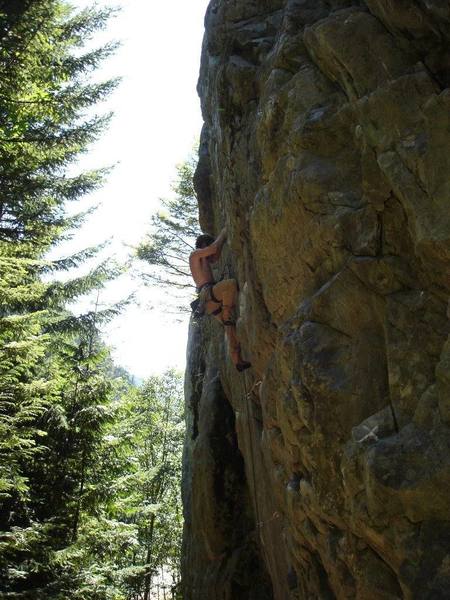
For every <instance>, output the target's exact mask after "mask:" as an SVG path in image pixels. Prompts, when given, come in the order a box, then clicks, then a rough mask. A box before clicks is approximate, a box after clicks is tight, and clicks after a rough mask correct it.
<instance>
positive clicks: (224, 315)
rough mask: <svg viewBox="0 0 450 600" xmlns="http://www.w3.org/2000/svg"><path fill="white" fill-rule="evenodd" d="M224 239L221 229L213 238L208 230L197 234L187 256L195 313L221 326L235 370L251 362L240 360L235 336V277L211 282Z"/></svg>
mask: <svg viewBox="0 0 450 600" xmlns="http://www.w3.org/2000/svg"><path fill="white" fill-rule="evenodd" d="M226 239H227V232H226V229H225V228H223V229H222V231H221V232H220V234H219V235H218V237H217V238H216V239H214V238H213V237H212V236H211V235H209V234H208V233H203V234H202V235H199V236H198V238H197V241H196V242H195V248H196V250H194V251H193V252H191V255H190V257H189V266H190V268H191V274H192V278H193V279H194V282H195V285H196V286H197V294H198V302H196V303H194V304H196V312H198V313H200V314H203V313H206V314H208V315H213V316H214V317H216V319H218V320H219V321H220V322H221V323H222V325H223V326H224V327H225V335H226V337H227V341H228V348H229V350H230V356H231V360H232V361H233V364H234V366H235V367H236V369H237V370H238V371H244V370H245V369H248V368H249V367H251V363H249V362H248V361H245V360H243V359H242V356H241V346H240V344H239V340H238V338H237V335H236V322H235V320H234V307H235V306H236V301H237V295H238V288H237V283H236V280H235V279H223V280H222V281H219V282H218V283H216V282H215V281H214V277H213V273H212V269H211V264H212V263H215V262H217V261H218V260H219V257H220V254H221V252H222V247H223V245H224V243H225V240H226Z"/></svg>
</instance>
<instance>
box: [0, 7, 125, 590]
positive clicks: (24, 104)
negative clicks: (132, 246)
mask: <svg viewBox="0 0 450 600" xmlns="http://www.w3.org/2000/svg"><path fill="white" fill-rule="evenodd" d="M108 16H109V11H96V10H87V11H83V12H81V13H78V14H75V13H74V12H73V11H72V10H71V9H70V8H69V7H68V5H67V4H66V3H65V2H63V1H60V0H39V1H32V0H29V1H27V2H22V3H17V2H12V1H7V2H3V3H2V4H1V7H0V113H1V115H2V119H1V121H0V362H1V364H0V468H1V472H0V526H1V530H2V534H1V537H0V581H1V584H0V586H1V588H2V589H1V592H2V594H3V596H2V597H5V598H9V597H11V598H12V597H14V598H31V597H33V598H40V597H41V598H46V597H56V596H51V595H47V592H46V591H45V590H46V589H50V588H51V586H52V585H53V583H54V581H56V578H57V576H58V573H57V572H55V571H54V570H53V571H52V569H51V565H52V564H53V563H54V560H53V558H52V557H54V554H55V552H56V551H57V550H58V549H60V548H62V547H64V545H67V544H68V543H70V541H71V539H72V538H74V537H76V533H77V528H78V516H77V515H78V514H79V512H80V506H81V502H83V501H84V496H85V484H84V483H83V481H84V478H85V472H86V469H87V463H88V459H89V457H91V461H92V453H93V452H92V451H93V448H94V446H95V442H94V437H95V436H94V432H96V431H98V430H99V428H100V427H101V424H102V423H103V422H104V420H105V419H106V416H105V410H104V409H101V408H99V407H100V406H103V405H106V404H107V397H108V394H109V392H108V386H107V383H106V379H105V378H103V379H102V377H99V376H98V375H97V374H96V373H95V369H94V370H93V367H92V365H91V363H92V361H93V357H94V356H95V352H94V351H93V344H91V346H90V351H89V352H86V350H85V348H86V343H87V342H86V329H87V325H88V324H89V319H90V316H89V315H85V316H83V317H82V318H78V319H77V318H75V317H74V316H73V315H71V314H70V313H68V311H67V309H66V305H67V303H68V302H70V301H73V300H75V299H76V298H77V297H79V296H80V294H85V293H87V292H89V291H90V290H92V289H95V288H98V287H99V286H101V284H102V282H104V281H105V280H107V279H108V277H109V276H110V275H111V269H109V268H108V267H107V266H100V267H98V268H97V269H95V270H94V271H93V272H92V273H91V274H90V275H89V276H87V277H78V278H76V279H73V280H70V281H66V282H65V283H62V282H57V281H53V280H52V278H51V277H49V276H50V275H51V274H52V273H55V272H57V271H58V270H67V269H69V268H70V267H74V266H75V267H76V266H77V265H80V264H82V263H83V262H84V261H85V260H86V259H87V258H89V257H92V256H94V255H95V253H96V251H97V250H96V249H87V250H86V251H84V252H81V253H78V254H77V255H75V256H72V257H67V258H66V259H59V260H56V261H49V260H47V259H46V253H47V252H48V251H49V249H50V248H52V247H54V246H55V245H56V244H58V243H59V242H60V241H61V240H62V239H64V236H66V235H67V234H68V233H69V232H70V230H71V228H73V227H74V226H75V225H78V224H79V223H80V222H81V221H82V219H83V216H84V215H81V214H80V215H76V216H75V217H73V216H72V217H70V218H69V217H68V216H67V211H66V205H67V203H68V202H72V201H74V200H76V199H78V198H79V197H80V196H82V195H83V194H85V193H86V192H89V191H91V190H93V189H94V188H95V187H97V186H98V185H99V184H100V183H101V181H102V178H103V175H104V171H93V172H89V173H82V174H79V175H77V176H68V175H67V168H68V166H70V164H71V163H72V162H73V161H74V160H75V159H76V158H77V157H78V156H79V154H80V153H82V152H84V151H85V150H86V148H87V146H88V145H89V143H90V142H92V141H93V140H95V139H96V137H97V136H98V135H99V134H100V133H101V131H102V129H103V128H104V126H105V125H106V123H107V120H108V117H102V116H94V117H92V116H90V117H88V116H87V111H88V109H90V108H91V107H92V106H93V105H94V104H96V103H97V102H98V101H100V100H101V99H102V98H104V97H106V96H107V95H108V93H109V92H110V91H111V90H112V89H113V88H114V86H115V84H116V82H114V81H108V82H105V83H101V84H90V83H89V81H88V79H87V76H88V74H89V72H90V71H91V70H92V69H95V67H96V66H97V65H98V64H99V63H100V62H101V61H102V60H103V59H104V58H106V57H107V56H108V55H109V54H110V53H111V52H112V51H113V49H114V48H113V46H112V45H108V46H105V47H103V48H100V49H98V50H93V51H89V52H86V53H83V52H82V47H83V44H84V43H85V41H86V40H87V39H89V37H90V35H92V34H93V33H94V32H95V31H96V30H98V29H99V28H101V27H103V26H104V25H105V23H106V21H107V19H108ZM44 275H45V278H44ZM92 327H93V324H92V323H91V329H90V335H91V338H90V339H93V336H95V335H96V332H95V327H94V329H92ZM64 336H65V337H64ZM86 361H87V362H86ZM88 367H89V368H88ZM75 389H76V392H75V391H74V390H75ZM94 407H97V408H94ZM81 432H83V433H82V434H81ZM58 444H59V445H58ZM62 464H66V465H67V469H66V471H64V473H63V474H62V471H61V469H62Z"/></svg>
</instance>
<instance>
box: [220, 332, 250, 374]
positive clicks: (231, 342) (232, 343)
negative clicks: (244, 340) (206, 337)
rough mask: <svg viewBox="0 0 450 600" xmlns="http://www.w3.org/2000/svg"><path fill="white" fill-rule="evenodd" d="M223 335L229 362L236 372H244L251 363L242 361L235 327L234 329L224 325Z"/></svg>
mask: <svg viewBox="0 0 450 600" xmlns="http://www.w3.org/2000/svg"><path fill="white" fill-rule="evenodd" d="M225 335H226V337H227V341H228V348H229V351H230V356H231V360H232V361H233V365H234V366H235V367H236V369H237V370H238V371H244V370H245V369H248V368H249V367H251V363H249V362H247V361H245V360H243V358H242V356H241V345H240V343H239V340H238V338H237V335H236V327H234V325H225Z"/></svg>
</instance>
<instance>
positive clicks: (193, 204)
mask: <svg viewBox="0 0 450 600" xmlns="http://www.w3.org/2000/svg"><path fill="white" fill-rule="evenodd" d="M197 161H198V150H197V149H195V151H194V153H193V155H192V156H190V157H189V158H188V159H187V160H186V161H185V162H183V163H182V164H181V165H178V167H177V179H176V181H175V183H174V184H173V186H172V189H173V191H174V194H175V197H174V198H170V199H162V200H161V209H160V210H159V212H158V213H156V214H155V215H153V217H152V219H151V224H150V231H149V232H148V233H147V235H146V237H145V238H144V240H143V241H142V242H141V243H140V244H139V245H138V247H137V248H136V256H137V258H138V259H140V260H141V261H142V263H146V266H147V268H144V269H143V272H142V276H143V277H144V279H145V280H146V281H147V283H148V284H149V285H157V286H158V287H161V288H163V289H164V288H167V289H168V291H170V294H171V295H173V296H174V297H175V299H176V301H183V302H185V303H186V297H187V295H188V294H189V293H190V292H192V291H193V289H194V287H193V283H192V278H191V275H190V271H189V254H190V253H191V252H192V250H193V249H194V242H195V237H196V236H197V235H198V228H199V225H198V205H197V199H196V195H195V190H194V183H193V179H194V173H195V168H196V165H197ZM177 292H178V293H177ZM179 308H180V307H179ZM181 310H183V308H181ZM184 310H187V309H184Z"/></svg>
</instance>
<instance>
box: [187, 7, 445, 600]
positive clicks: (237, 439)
mask: <svg viewBox="0 0 450 600" xmlns="http://www.w3.org/2000/svg"><path fill="white" fill-rule="evenodd" d="M199 92H200V96H201V101H202V109H203V115H204V120H205V126H204V130H203V133H202V143H201V152H200V162H199V168H198V171H197V174H196V189H197V192H198V197H199V209H200V220H201V225H202V228H203V229H204V230H206V231H209V232H213V233H214V232H217V231H218V230H219V229H220V228H221V227H222V226H223V225H224V224H226V225H227V228H228V232H229V243H228V245H227V248H226V251H225V253H224V254H225V255H224V257H223V261H222V263H221V273H219V275H224V276H226V277H228V276H233V277H235V278H236V279H237V281H238V282H239V287H240V302H239V321H238V331H239V334H240V337H241V340H242V346H243V353H244V356H245V357H246V358H249V359H250V360H251V361H252V363H253V368H252V369H251V371H249V372H247V373H246V374H238V373H237V372H235V371H234V370H233V367H232V365H231V363H230V360H229V357H227V354H226V349H225V346H224V343H223V330H222V329H221V327H220V324H218V323H216V322H213V321H212V320H207V319H204V320H203V321H201V322H194V321H193V322H192V323H191V331H190V341H189V349H188V369H187V374H186V409H187V411H186V412H187V419H188V435H187V440H186V449H185V465H184V482H183V492H184V503H185V517H186V528H185V537H184V565H183V570H184V598H185V600H216V599H217V600H219V599H220V600H241V599H242V600H244V599H245V600H251V599H254V600H265V599H271V598H274V599H275V600H290V599H297V600H298V599H305V600H311V599H316V598H317V599H329V598H338V599H347V598H348V599H352V598H357V599H364V600H372V599H373V600H382V599H383V600H384V599H385V600H388V599H389V600H394V599H396V598H406V599H413V598H414V599H420V600H426V599H429V600H431V599H433V600H437V599H441V598H442V599H444V598H449V597H450V591H449V590H450V368H449V367H450V338H449V337H448V334H449V327H448V323H449V319H448V317H449V314H448V310H449V308H448V307H449V288H450V271H449V264H450V263H449V258H450V4H449V2H448V1H447V0H415V1H414V2H413V1H411V0H395V1H392V0H364V1H363V0H361V1H358V0H353V1H352V0H212V2H211V4H210V6H209V8H208V11H207V15H206V34H205V40H204V46H203V57H202V66H201V74H200V81H199Z"/></svg>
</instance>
